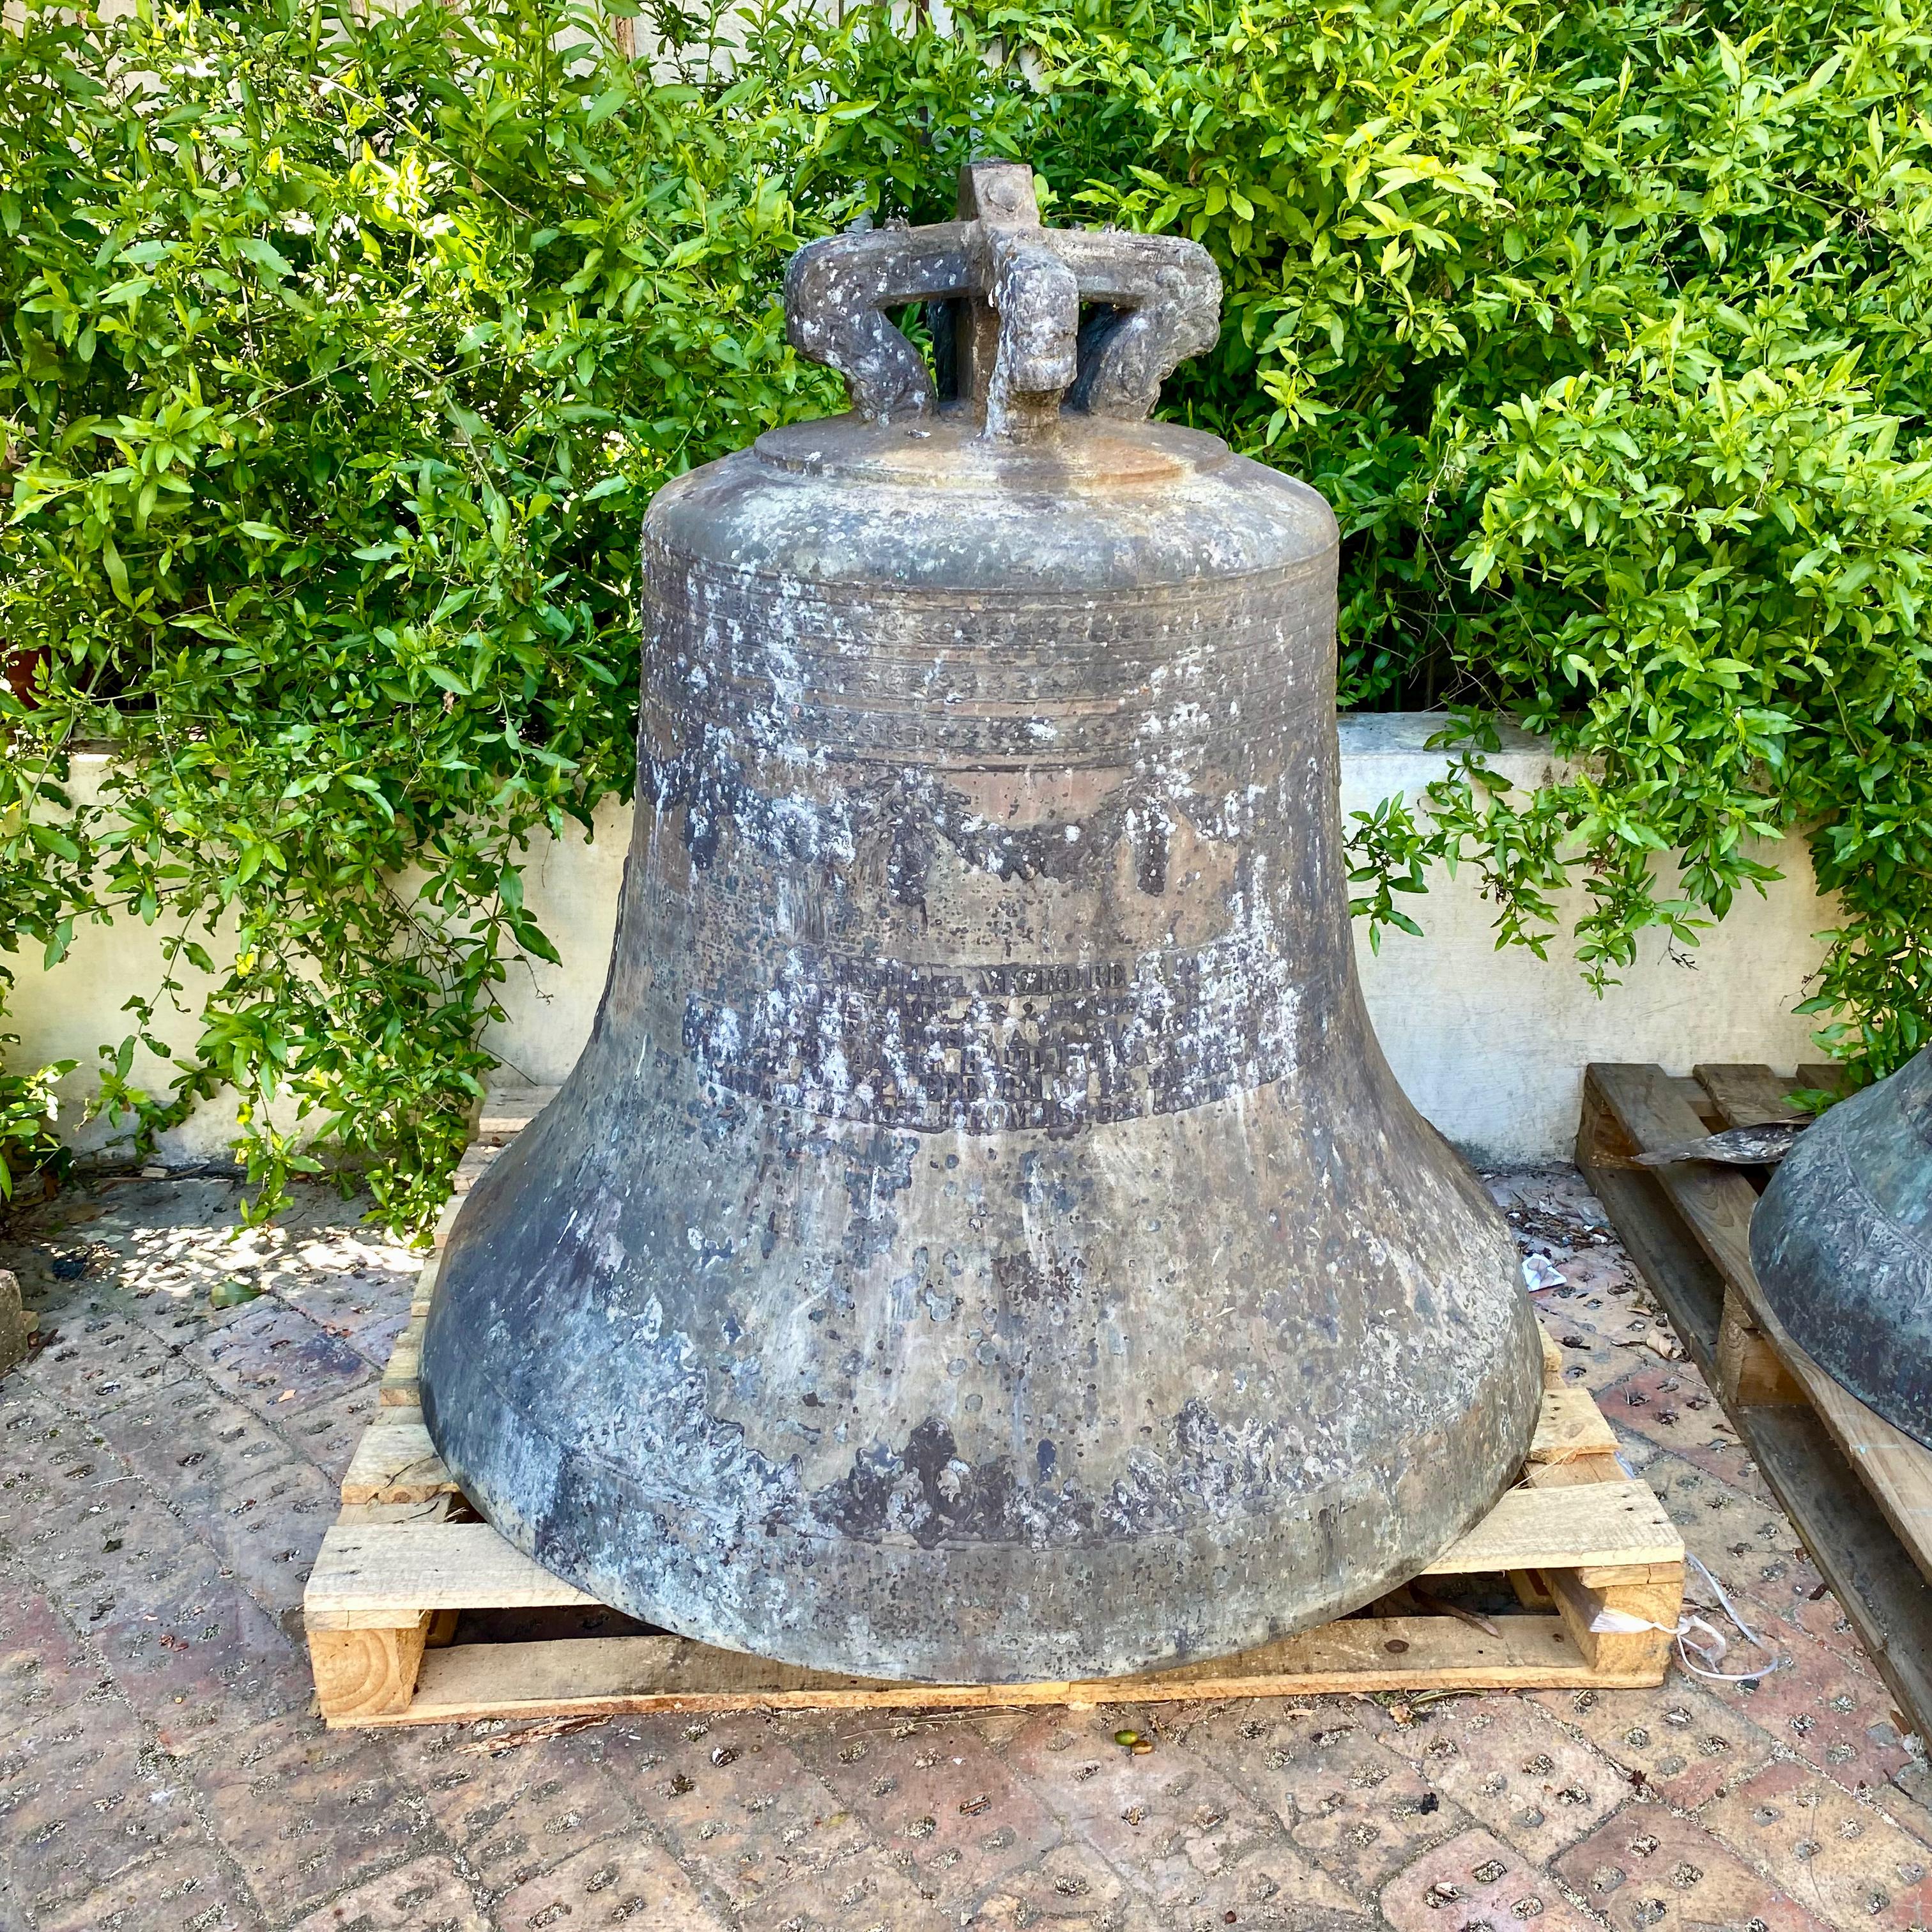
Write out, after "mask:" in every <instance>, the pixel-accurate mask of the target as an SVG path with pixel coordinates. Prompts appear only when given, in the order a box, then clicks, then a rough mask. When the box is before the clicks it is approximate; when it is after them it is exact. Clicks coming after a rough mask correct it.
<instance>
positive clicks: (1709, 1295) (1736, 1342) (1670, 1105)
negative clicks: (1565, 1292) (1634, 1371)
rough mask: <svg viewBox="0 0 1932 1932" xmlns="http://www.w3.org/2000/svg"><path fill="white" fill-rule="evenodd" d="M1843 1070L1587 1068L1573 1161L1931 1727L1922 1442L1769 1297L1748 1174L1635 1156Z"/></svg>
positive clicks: (1926, 1461)
mask: <svg viewBox="0 0 1932 1932" xmlns="http://www.w3.org/2000/svg"><path fill="white" fill-rule="evenodd" d="M1837 1080H1838V1075H1837V1071H1836V1070H1835V1069H1833V1068H1831V1067H1800V1068H1799V1069H1798V1070H1797V1072H1796V1073H1795V1074H1794V1075H1792V1076H1789V1077H1785V1076H1779V1075H1777V1074H1775V1073H1772V1070H1771V1069H1770V1068H1769V1067H1763V1066H1724V1067H1718V1066H1709V1067H1702V1066H1700V1067H1697V1068H1696V1069H1695V1070H1694V1073H1693V1076H1692V1079H1691V1081H1690V1082H1685V1081H1682V1080H1676V1079H1672V1078H1671V1077H1670V1076H1668V1075H1667V1074H1665V1073H1664V1072H1663V1071H1662V1070H1661V1068H1658V1067H1644V1066H1622V1065H1609V1064H1600V1065H1594V1066H1592V1067H1589V1068H1588V1069H1587V1070H1586V1073H1585V1077H1584V1087H1583V1118H1582V1121H1581V1124H1580V1127H1579V1128H1578V1131H1577V1166H1578V1167H1579V1168H1580V1169H1582V1170H1583V1174H1584V1175H1585V1177H1586V1179H1588V1180H1589V1183H1590V1184H1591V1186H1592V1188H1593V1189H1594V1190H1595V1192H1596V1194H1597V1197H1598V1199H1599V1200H1601V1202H1603V1204H1604V1208H1606V1209H1607V1211H1608V1212H1609V1214H1610V1219H1611V1220H1612V1221H1613V1223H1615V1224H1616V1229H1617V1232H1618V1233H1619V1235H1621V1236H1622V1238H1623V1241H1624V1244H1625V1247H1627V1248H1628V1250H1630V1253H1631V1257H1632V1259H1634V1260H1635V1261H1636V1262H1637V1265H1638V1267H1639V1268H1641V1269H1642V1271H1643V1274H1644V1277H1645V1280H1646V1281H1647V1283H1649V1286H1650V1289H1651V1290H1652V1293H1653V1294H1654V1295H1655V1297H1656V1299H1657V1301H1658V1304H1659V1305H1660V1306H1661V1307H1662V1309H1663V1310H1664V1313H1665V1315H1666V1316H1668V1317H1669V1319H1670V1323H1671V1325H1672V1327H1673V1328H1675V1329H1676V1331H1677V1333H1678V1334H1679V1337H1681V1338H1682V1341H1683V1343H1684V1344H1685V1348H1686V1349H1688V1352H1689V1353H1690V1355H1691V1358H1692V1360H1693V1361H1694V1362H1695V1363H1696V1364H1697V1367H1698V1368H1699V1370H1700V1371H1701V1372H1702V1373H1703V1376H1704V1377H1705V1379H1706V1380H1707V1381H1708V1382H1709V1383H1710V1385H1711V1387H1712V1391H1714V1393H1715V1394H1716V1396H1717V1397H1718V1401H1719V1402H1720V1403H1721V1404H1722V1406H1723V1407H1724V1412H1725V1413H1726V1415H1728V1416H1729V1417H1730V1421H1731V1423H1732V1425H1733V1427H1734V1428H1736V1430H1737V1432H1738V1433H1739V1436H1740V1437H1741V1438H1742V1440H1743V1441H1744V1442H1745V1445H1747V1447H1748V1448H1749V1449H1750V1450H1751V1453H1752V1454H1753V1455H1754V1457H1756V1458H1757V1463H1758V1466H1759V1467H1760V1469H1761V1470H1762V1471H1763V1474H1764V1477H1765V1479H1766V1481H1767V1482H1768V1483H1769V1484H1770V1485H1771V1487H1772V1490H1773V1491H1774V1493H1775V1494H1776V1495H1777V1496H1778V1501H1779V1502H1781V1504H1782V1505H1783V1506H1784V1511H1785V1513H1786V1514H1787V1515H1788V1516H1789V1517H1790V1518H1791V1520H1792V1523H1793V1526H1794V1527H1795V1528H1796V1529H1797V1531H1798V1533H1799V1535H1800V1536H1801V1537H1802V1538H1803V1539H1804V1541H1805V1545H1806V1547H1807V1548H1808V1549H1809V1550H1810V1551H1811V1555H1812V1557H1813V1559H1814V1561H1815V1562H1817V1565H1818V1568H1819V1570H1820V1573H1821V1574H1823V1577H1825V1579H1826V1582H1828V1583H1829V1584H1830V1585H1831V1586H1832V1589H1833V1591H1834V1592H1835V1593H1836V1595H1837V1596H1838V1599H1839V1601H1840V1602H1841V1604H1843V1606H1844V1608H1845V1613H1846V1616H1848V1617H1849V1619H1851V1622H1852V1625H1853V1627H1854V1628H1855V1629H1856V1630H1857V1631H1858V1636H1859V1639H1860V1640H1861V1642H1862V1643H1864V1646H1865V1648H1866V1649H1867V1651H1868V1652H1870V1654H1871V1656H1872V1658H1873V1662H1874V1663H1876V1664H1877V1666H1878V1668H1879V1673H1880V1674H1881V1675H1882V1676H1883V1677H1884V1678H1885V1682H1886V1683H1887V1685H1888V1686H1889V1687H1890V1688H1891V1691H1892V1693H1893V1694H1894V1696H1895V1697H1897V1699H1898V1700H1899V1703H1900V1706H1902V1707H1903V1709H1904V1710H1905V1711H1906V1712H1907V1713H1908V1714H1909V1716H1910V1718H1911V1719H1912V1723H1913V1724H1914V1725H1915V1727H1916V1728H1917V1729H1918V1731H1919V1732H1920V1733H1921V1735H1927V1736H1932V1451H1928V1450H1927V1449H1926V1448H1924V1446H1923V1445H1921V1444H1920V1443H1918V1442H1915V1441H1913V1440H1912V1438H1911V1437H1910V1436H1906V1434H1904V1433H1903V1431H1901V1430H1897V1429H1895V1428H1894V1427H1892V1425H1891V1424H1890V1423H1888V1422H1887V1421H1885V1419H1884V1418H1882V1417H1881V1416H1879V1415H1874V1414H1873V1412H1872V1411H1871V1410H1870V1409H1867V1407H1866V1406H1865V1405H1864V1403H1861V1402H1860V1401H1859V1400H1858V1399H1857V1398H1856V1397H1855V1396H1852V1394H1849V1392H1848V1391H1846V1390H1845V1389H1844V1388H1842V1387H1841V1385H1839V1384H1838V1382H1835V1381H1834V1380H1833V1379H1832V1377H1831V1376H1829V1375H1827V1374H1826V1373H1825V1371H1824V1370H1823V1369H1821V1368H1820V1367H1819V1366H1818V1364H1817V1363H1816V1362H1814V1361H1813V1360H1812V1359H1811V1357H1810V1356H1808V1355H1806V1354H1805V1352H1804V1351H1803V1350H1802V1349H1800V1348H1799V1346H1797V1344H1796V1343H1795V1342H1793V1340H1792V1339H1791V1337H1790V1335H1789V1334H1787V1332H1786V1331H1785V1329H1784V1325H1783V1324H1782V1323H1781V1322H1780V1321H1779V1320H1778V1317H1777V1316H1776V1314H1775V1313H1773V1311H1772V1309H1771V1308H1770V1307H1769V1305H1768V1304H1766V1301H1765V1299H1764V1295H1763V1290H1762V1289H1761V1288H1760V1286H1759V1283H1758V1280H1757V1274H1756V1272H1755V1271H1754V1269H1753V1268H1752V1266H1751V1240H1750V1235H1751V1215H1752V1213H1753V1211H1754V1209H1755V1208H1756V1207H1757V1193H1758V1190H1757V1187H1756V1186H1755V1185H1754V1184H1753V1181H1752V1180H1751V1177H1750V1176H1749V1175H1748V1174H1747V1173H1746V1172H1743V1171H1742V1170H1740V1169H1736V1168H1729V1167H1723V1166H1718V1165H1716V1164H1715V1163H1711V1162H1708V1161H1684V1162H1676V1163H1671V1164H1670V1165H1667V1166H1661V1167H1655V1168H1643V1167H1639V1166H1637V1165H1636V1164H1635V1157H1636V1156H1637V1155H1638V1154H1645V1153H1649V1152H1652V1151H1662V1150H1665V1149H1668V1148H1673V1147H1679V1146H1682V1145H1684V1144H1685V1143H1686V1142H1689V1141H1692V1140H1694V1139H1697V1138H1698V1137H1699V1136H1700V1135H1702V1134H1704V1133H1708V1132H1709V1131H1710V1130H1711V1129H1712V1127H1747V1126H1751V1125H1755V1124H1757V1123H1759V1122H1760V1121H1772V1120H1788V1119H1792V1118H1799V1117H1800V1110H1799V1109H1796V1108H1795V1107H1794V1106H1793V1105H1792V1104H1791V1102H1790V1098H1789V1097H1790V1094H1792V1093H1793V1092H1794V1091H1801V1090H1803V1089H1806V1088H1825V1089H1826V1090H1828V1091H1829V1089H1830V1088H1832V1087H1833V1086H1834V1085H1836V1084H1837ZM1687 1090H1693V1091H1687ZM1700 1101H1701V1103H1702V1104H1701V1105H1700V1104H1699V1103H1700Z"/></svg>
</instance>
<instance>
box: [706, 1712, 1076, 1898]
mask: <svg viewBox="0 0 1932 1932" xmlns="http://www.w3.org/2000/svg"><path fill="white" fill-rule="evenodd" d="M785 1742H786V1743H787V1745H789V1747H790V1748H791V1749H792V1750H793V1751H796V1753H797V1754H798V1756H799V1759H800V1760H801V1761H802V1763H805V1764H806V1765H807V1766H809V1767H810V1768H811V1769H812V1770H813V1771H814V1772H817V1775H819V1777H820V1778H822V1779H823V1781H824V1782H825V1783H826V1785H827V1786H828V1787H829V1788H830V1789H831V1790H832V1791H833V1792H834V1793H835V1794H836V1795H837V1796H838V1799H839V1801H840V1802H841V1804H843V1805H844V1806H845V1807H846V1808H847V1809H848V1810H849V1811H851V1812H852V1813H853V1815H854V1816H855V1817H859V1818H861V1819H862V1820H865V1823H866V1824H867V1825H868V1826H869V1827H870V1828H871V1831H872V1832H873V1833H874V1835H876V1837H877V1838H878V1839H879V1840H880V1842H881V1843H889V1844H892V1845H894V1846H902V1847H904V1849H906V1850H907V1852H910V1857H911V1864H910V1871H911V1872H912V1873H913V1875H914V1876H915V1882H916V1883H917V1885H919V1889H920V1890H921V1891H922V1892H924V1893H927V1894H930V1895H931V1897H932V1899H933V1900H934V1902H935V1903H937V1904H938V1905H939V1906H941V1909H944V1910H946V1911H947V1912H960V1911H964V1910H967V1909H970V1908H971V1906H972V1905H973V1904H974V1903H975V1902H976V1901H977V1900H979V1899H980V1898H981V1897H984V1896H985V1895H986V1893H987V1891H989V1890H990V1889H991V1888H992V1886H993V1885H995V1884H996V1883H997V1882H998V1881H999V1880H1000V1879H1002V1878H1004V1877H1006V1876H1008V1875H1009V1874H1010V1873H1013V1872H1015V1871H1017V1870H1020V1869H1022V1867H1025V1866H1028V1865H1031V1864H1035V1863H1037V1861H1039V1860H1040V1858H1042V1857H1043V1856H1044V1855H1045V1854H1046V1852H1048V1851H1049V1850H1051V1849H1052V1847H1053V1846H1055V1844H1057V1843H1058V1842H1059V1841H1060V1837H1061V1828H1060V1825H1059V1823H1058V1820H1056V1818H1055V1816H1054V1814H1053V1813H1052V1811H1050V1810H1049V1808H1048V1807H1047V1805H1046V1804H1045V1802H1043V1799H1042V1798H1041V1797H1040V1796H1039V1795H1038V1794H1037V1793H1035V1792H1034V1790H1032V1789H1031V1788H1030V1787H1028V1785H1026V1784H1023V1783H1022V1782H1021V1781H1020V1780H1019V1778H1018V1777H1017V1776H1016V1771H1015V1770H1014V1769H1010V1768H1009V1766H1008V1763H1007V1761H1006V1760H1005V1759H1004V1757H1002V1756H1001V1754H999V1753H997V1752H995V1751H994V1750H993V1749H992V1747H991V1746H989V1745H988V1744H987V1742H986V1740H985V1739H984V1738H983V1737H982V1736H980V1733H979V1732H978V1730H977V1729H975V1728H974V1727H973V1726H971V1725H970V1724H957V1723H953V1724H932V1723H915V1722H902V1723H894V1722H892V1721H890V1720H889V1718H887V1719H884V1720H883V1721H882V1717H881V1715H880V1714H878V1713H868V1714H850V1713H847V1714H843V1715H841V1718H839V1719H838V1720H835V1721H832V1722H829V1723H825V1724H820V1725H817V1726H814V1727H811V1729H810V1730H802V1729H799V1728H796V1727H790V1728H788V1729H787V1733H786V1737H785ZM725 1748H729V1747H728V1746H727V1747H725Z"/></svg>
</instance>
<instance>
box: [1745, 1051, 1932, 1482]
mask: <svg viewBox="0 0 1932 1932" xmlns="http://www.w3.org/2000/svg"><path fill="white" fill-rule="evenodd" d="M1751 1265H1752V1266H1753V1267H1754V1268H1755V1269H1756V1271H1757V1277H1758V1280H1759V1283H1760V1285H1761V1286H1762V1287H1763V1290H1764V1295H1765V1299H1766V1301H1769V1303H1770V1304H1771V1306H1772V1312H1773V1313H1775V1314H1776V1316H1778V1319H1779V1321H1781V1322H1783V1323H1784V1325H1785V1327H1786V1328H1787V1330H1788V1331H1790V1335H1791V1338H1792V1340H1793V1341H1794V1342H1796V1343H1797V1344H1798V1346H1799V1347H1800V1348H1801V1349H1803V1350H1804V1351H1805V1353H1806V1354H1807V1355H1810V1356H1811V1358H1812V1359H1813V1360H1814V1361H1816V1362H1817V1363H1818V1364H1819V1365H1820V1367H1822V1368H1823V1369H1824V1370H1825V1371H1826V1373H1827V1374H1829V1375H1831V1376H1834V1377H1835V1378H1836V1379H1838V1381H1839V1382H1842V1383H1843V1385H1845V1387H1846V1388H1848V1389H1849V1390H1850V1391H1851V1392H1852V1394H1854V1395H1855V1396H1856V1397H1858V1400H1860V1401H1861V1402H1862V1403H1865V1404H1866V1405H1867V1406H1868V1407H1870V1408H1872V1409H1876V1410H1877V1412H1879V1415H1882V1416H1883V1417H1884V1418H1885V1420H1886V1421H1888V1422H1891V1423H1895V1424H1897V1426H1898V1427H1900V1429H1903V1430H1905V1431H1906V1433H1908V1434H1909V1435H1912V1436H1916V1437H1917V1438H1918V1440H1919V1441H1920V1442H1923V1443H1924V1444H1926V1445H1927V1446H1928V1447H1932V1047H1927V1049H1925V1050H1924V1052H1922V1053H1921V1054H1920V1055H1918V1058H1916V1059H1915V1060H1913V1061H1909V1063H1908V1064H1906V1065H1905V1066H1904V1067H1901V1068H1900V1070H1898V1072H1897V1073H1894V1075H1892V1076H1891V1079H1888V1080H1881V1081H1879V1082H1878V1083H1877V1084H1876V1085H1875V1086H1871V1087H1867V1088H1865V1090H1864V1091H1863V1092H1862V1093H1859V1094H1853V1095H1852V1097H1851V1098H1850V1099H1849V1100H1841V1101H1840V1102H1839V1103H1838V1106H1835V1107H1834V1108H1832V1110H1831V1111H1830V1112H1829V1113H1827V1114H1826V1115H1824V1117H1823V1118H1822V1119H1821V1120H1820V1121H1818V1123H1817V1125H1816V1126H1814V1127H1808V1128H1807V1129H1806V1130H1805V1133H1804V1135H1803V1136H1802V1138H1801V1139H1799V1142H1798V1144H1797V1145H1796V1147H1794V1148H1793V1149H1792V1151H1790V1154H1787V1156H1786V1157H1785V1159H1784V1166H1781V1168H1779V1169H1778V1172H1777V1173H1776V1174H1775V1175H1773V1176H1772V1182H1771V1185H1770V1186H1769V1187H1767V1188H1766V1190H1765V1192H1764V1193H1763V1196H1762V1198H1761V1199H1760V1200H1759V1202H1758V1205H1757V1212H1756V1214H1754V1215H1753V1216H1752V1217H1751Z"/></svg>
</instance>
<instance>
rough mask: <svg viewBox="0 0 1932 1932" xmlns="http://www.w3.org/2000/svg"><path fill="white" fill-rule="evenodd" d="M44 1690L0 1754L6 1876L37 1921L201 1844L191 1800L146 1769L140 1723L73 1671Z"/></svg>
mask: <svg viewBox="0 0 1932 1932" xmlns="http://www.w3.org/2000/svg"><path fill="white" fill-rule="evenodd" d="M48 1688H49V1691H50V1693H51V1694H49V1695H48V1696H46V1697H44V1698H43V1699H41V1700H38V1703H37V1708H36V1709H34V1712H32V1713H31V1715H28V1716H27V1717H26V1718H25V1719H24V1720H23V1721H16V1722H13V1723H11V1724H9V1725H8V1727H7V1733H6V1736H5V1742H4V1749H0V1816H4V1817H5V1841H6V1845H7V1854H6V1855H7V1866H8V1870H9V1876H10V1878H11V1879H12V1880H13V1883H14V1884H15V1885H17V1887H18V1888H19V1890H20V1894H21V1896H22V1897H23V1900H24V1901H26V1905H27V1906H28V1909H29V1910H31V1912H33V1914H34V1916H35V1917H36V1918H44V1917H48V1916H52V1915H55V1913H56V1912H58V1910H59V1909H63V1908H65V1906H68V1905H69V1904H71V1903H73V1902H74V1900H78V1899H81V1898H83V1897H86V1896H87V1895H88V1894H89V1893H91V1892H93V1891H96V1890H98V1889H99V1888H101V1887H102V1886H104V1885H107V1884H108V1883H109V1882H110V1881H111V1880H112V1879H113V1878H114V1877H115V1876H116V1875H117V1874H118V1873H120V1872H121V1871H122V1870H124V1869H125V1868H126V1867H128V1866H129V1865H131V1864H135V1863H136V1862H138V1861H142V1860H144V1859H145V1858H149V1857H151V1856H152V1855H154V1853H156V1852H161V1851H165V1850H178V1849H181V1847H182V1846H184V1845H195V1844H198V1843H200V1842H201V1841H202V1829H201V1826H200V1822H199V1820H198V1819H197V1817H196V1815H195V1812H194V1808H193V1803H192V1801H191V1799H190V1796H189V1794H188V1793H187V1790H185V1789H184V1788H183V1787H181V1785H180V1784H178V1783H175V1782H174V1781H170V1780H169V1779H167V1778H165V1777H164V1776H163V1775H159V1773H158V1767H156V1766H152V1765H151V1764H150V1763H148V1761H147V1759H146V1754H145V1751H144V1748H143V1745H144V1740H143V1737H142V1731H141V1727H140V1725H139V1722H138V1721H136V1718H134V1717H133V1715H132V1714H131V1713H130V1712H129V1711H128V1710H127V1708H126V1707H125V1706H124V1705H122V1704H121V1703H120V1702H119V1700H118V1699H116V1698H115V1697H113V1696H112V1695H111V1694H104V1693H103V1692H102V1691H101V1688H100V1687H99V1685H97V1684H92V1683H89V1682H87V1681H86V1679H85V1678H84V1677H83V1676H81V1675H80V1673H74V1674H73V1675H72V1676H69V1677H68V1679H66V1680H65V1682H62V1683H61V1684H60V1685H58V1686H50V1687H48Z"/></svg>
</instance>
